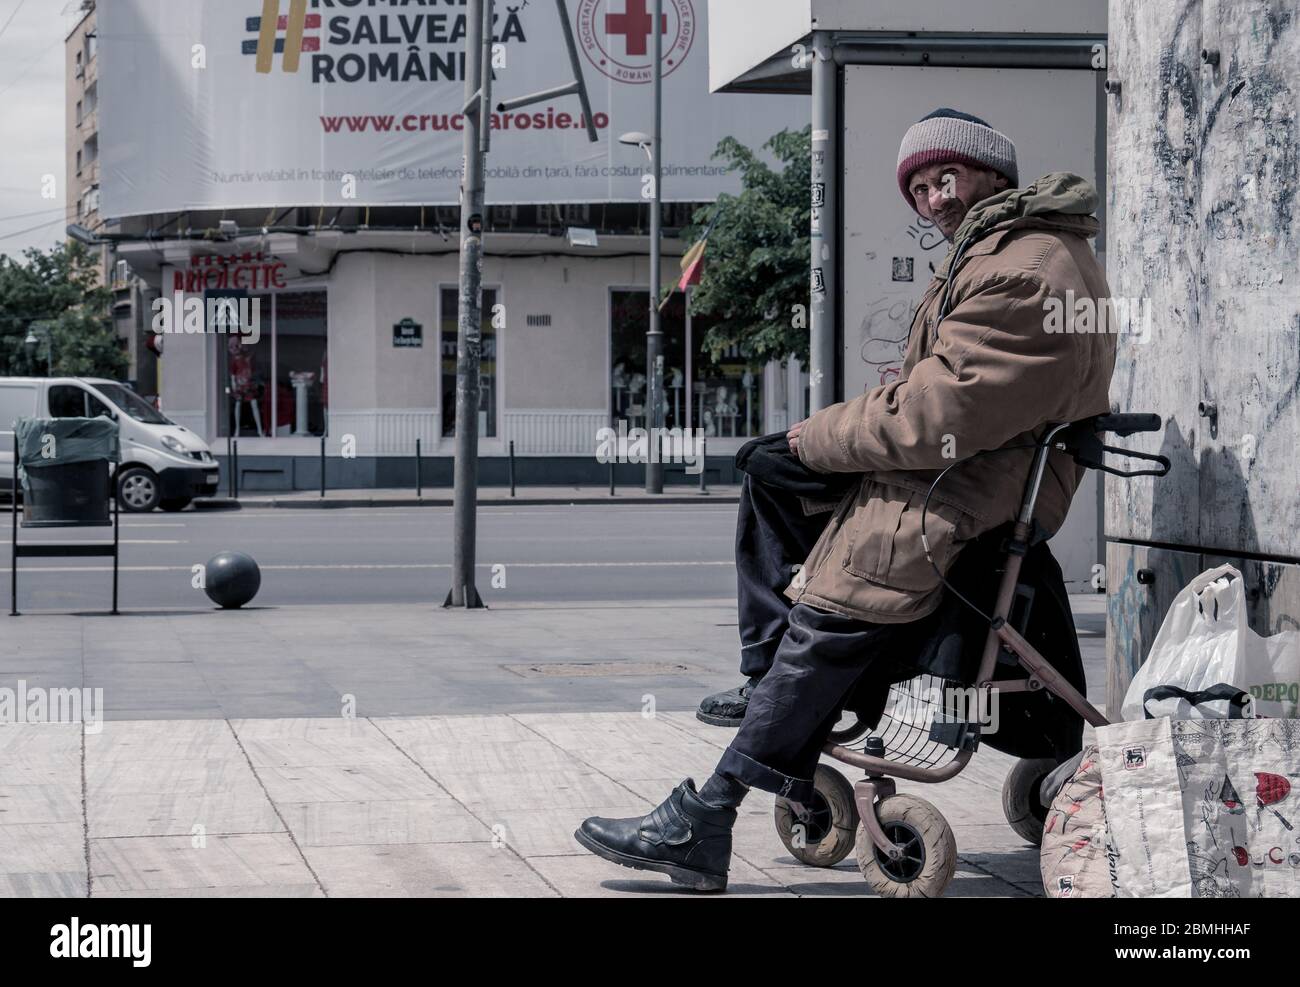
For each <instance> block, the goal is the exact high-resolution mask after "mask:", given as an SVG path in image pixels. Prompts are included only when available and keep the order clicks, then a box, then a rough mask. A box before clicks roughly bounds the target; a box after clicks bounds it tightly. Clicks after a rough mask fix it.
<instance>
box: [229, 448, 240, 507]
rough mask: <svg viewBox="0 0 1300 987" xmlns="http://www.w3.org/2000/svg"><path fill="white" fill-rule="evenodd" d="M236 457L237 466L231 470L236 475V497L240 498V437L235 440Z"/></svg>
mask: <svg viewBox="0 0 1300 987" xmlns="http://www.w3.org/2000/svg"><path fill="white" fill-rule="evenodd" d="M234 457H235V466H234V469H233V470H231V475H232V476H233V477H234V483H235V499H236V500H238V499H239V440H238V439H236V440H235V444H234Z"/></svg>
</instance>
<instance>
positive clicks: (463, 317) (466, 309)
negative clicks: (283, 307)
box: [443, 0, 493, 608]
mask: <svg viewBox="0 0 1300 987" xmlns="http://www.w3.org/2000/svg"><path fill="white" fill-rule="evenodd" d="M492 3H493V0H468V11H467V14H466V25H467V28H468V30H467V32H466V37H465V105H466V107H467V109H468V108H470V107H472V109H469V112H466V114H465V130H464V137H463V144H462V148H463V153H464V158H463V160H462V162H461V166H462V168H463V172H462V177H461V200H460V294H459V312H458V324H457V333H456V460H455V468H454V481H453V483H454V486H453V504H454V506H453V508H452V511H453V526H454V539H453V548H452V576H451V590H450V591H449V592H448V593H447V599H446V600H445V601H444V603H443V606H453V607H465V608H478V607H482V606H483V601H482V600H481V599H480V598H479V595H478V590H477V589H476V588H475V586H474V555H475V538H476V537H477V531H476V528H477V520H478V519H477V508H478V405H479V367H480V361H481V359H482V351H483V323H482V298H481V297H480V294H481V290H482V285H483V201H484V189H483V178H484V176H483V162H484V158H485V156H486V151H487V145H488V138H489V134H488V133H487V131H488V130H489V129H490V125H491V121H490V119H489V118H488V115H487V109H488V107H490V106H491V105H492V94H491V86H492V67H491V59H492ZM476 92H477V99H475V93H476Z"/></svg>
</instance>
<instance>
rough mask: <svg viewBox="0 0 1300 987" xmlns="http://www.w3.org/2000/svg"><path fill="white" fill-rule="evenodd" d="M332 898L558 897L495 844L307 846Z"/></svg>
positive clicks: (518, 861)
mask: <svg viewBox="0 0 1300 987" xmlns="http://www.w3.org/2000/svg"><path fill="white" fill-rule="evenodd" d="M304 852H305V853H306V855H307V859H308V860H309V861H310V862H311V866H312V869H313V870H315V871H316V873H317V874H318V875H319V877H320V880H321V884H322V886H323V887H324V888H325V891H326V893H327V894H329V895H330V896H332V897H352V896H362V897H379V898H384V897H399V898H407V897H410V898H467V897H474V898H479V897H519V898H553V897H556V892H555V891H554V890H553V889H552V888H550V887H549V886H548V885H547V884H546V882H545V881H543V880H542V879H541V878H540V877H538V875H537V873H536V872H535V871H534V869H533V868H532V867H530V866H529V865H528V864H527V863H525V862H524V861H523V860H521V859H520V858H519V856H518V855H517V854H516V853H514V852H513V851H511V850H509V849H507V848H505V847H493V846H492V844H491V843H412V844H398V845H394V844H379V845H372V846H331V847H307V848H305V849H304Z"/></svg>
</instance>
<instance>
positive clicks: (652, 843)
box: [573, 778, 736, 891]
mask: <svg viewBox="0 0 1300 987" xmlns="http://www.w3.org/2000/svg"><path fill="white" fill-rule="evenodd" d="M735 822H736V810H735V809H720V808H718V807H717V806H713V805H709V804H708V803H707V802H703V801H701V800H700V796H699V795H698V794H697V793H696V791H695V782H694V781H692V780H691V779H690V778H687V779H686V780H685V781H684V782H682V783H681V784H680V785H678V786H677V787H676V788H674V789H673V793H672V794H671V795H669V796H668V798H666V799H665V800H664V801H663V802H662V803H660V804H659V805H658V806H657V807H656V808H655V809H653V810H652V811H651V812H650V814H649V815H646V816H642V817H641V818H640V819H603V818H601V817H600V816H592V817H591V818H590V819H587V820H586V821H585V822H583V824H582V825H581V826H580V827H579V828H578V831H577V832H576V833H574V834H573V835H574V837H575V838H576V839H577V841H578V842H579V843H581V844H582V845H583V846H584V847H586V848H587V849H588V850H590V851H591V852H592V853H594V854H596V856H598V857H604V858H605V859H606V860H612V861H613V862H614V863H616V864H622V865H623V866H624V867H635V868H636V869H637V870H652V871H657V872H659V873H660V874H667V875H668V876H669V877H670V878H672V882H673V883H674V884H681V885H684V886H685V887H688V888H693V889H695V890H696V891H724V890H726V887H727V868H728V867H729V866H730V864H731V827H732V826H734V825H735Z"/></svg>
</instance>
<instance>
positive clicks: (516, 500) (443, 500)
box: [194, 494, 740, 511]
mask: <svg viewBox="0 0 1300 987" xmlns="http://www.w3.org/2000/svg"><path fill="white" fill-rule="evenodd" d="M454 503H455V502H454V501H453V500H452V498H450V497H424V498H416V497H404V498H395V499H394V498H385V499H381V500H375V499H373V498H369V497H354V498H341V497H336V498H326V499H324V500H320V499H318V500H307V499H298V498H294V499H279V498H275V497H268V498H259V499H256V500H253V499H243V500H231V499H230V498H220V499H217V498H213V499H209V500H196V501H194V510H196V511H240V510H243V509H245V508H254V507H256V508H275V509H278V510H297V511H321V510H342V509H345V508H359V507H452V506H454ZM699 503H709V504H739V503H740V497H739V496H738V495H735V494H716V495H713V494H692V495H690V496H684V495H680V494H664V495H660V496H654V495H632V496H629V497H617V496H616V497H612V498H611V497H603V498H600V499H595V498H592V499H586V498H582V497H503V498H492V499H491V500H482V499H480V500H479V501H478V506H479V507H554V506H561V505H569V506H577V505H582V506H587V505H589V504H611V505H614V506H618V505H620V504H622V505H625V506H626V505H647V504H699Z"/></svg>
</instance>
